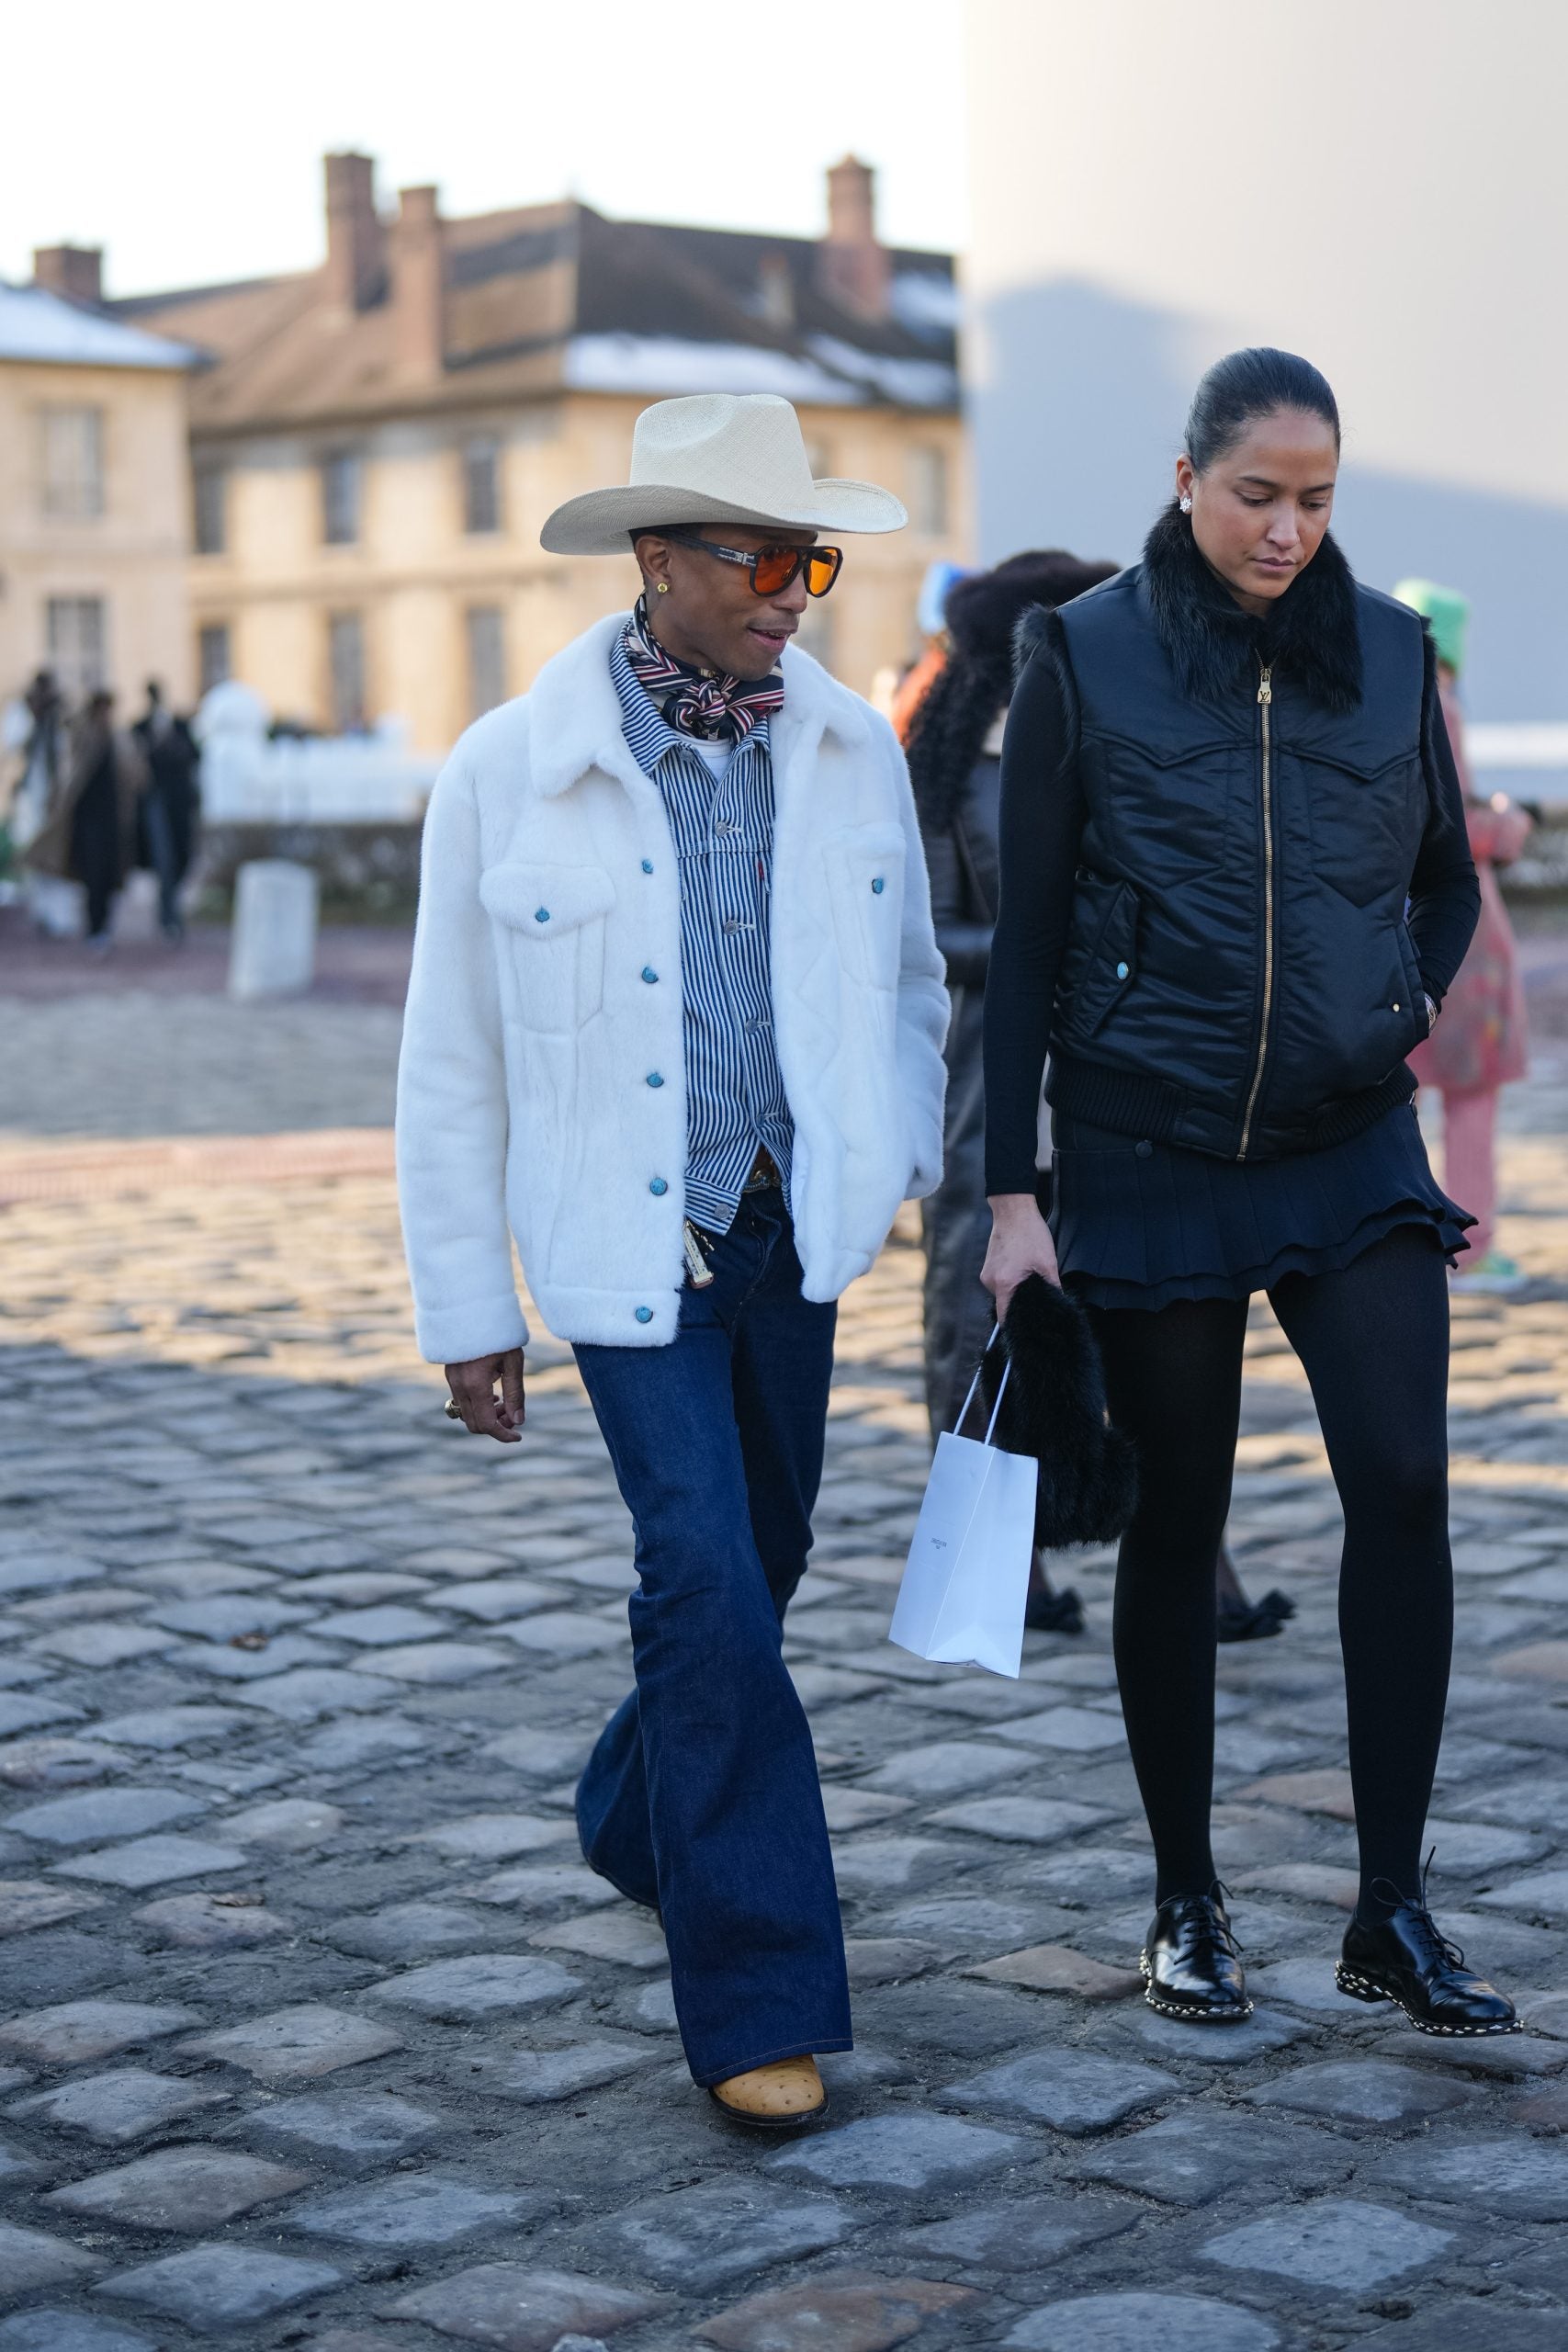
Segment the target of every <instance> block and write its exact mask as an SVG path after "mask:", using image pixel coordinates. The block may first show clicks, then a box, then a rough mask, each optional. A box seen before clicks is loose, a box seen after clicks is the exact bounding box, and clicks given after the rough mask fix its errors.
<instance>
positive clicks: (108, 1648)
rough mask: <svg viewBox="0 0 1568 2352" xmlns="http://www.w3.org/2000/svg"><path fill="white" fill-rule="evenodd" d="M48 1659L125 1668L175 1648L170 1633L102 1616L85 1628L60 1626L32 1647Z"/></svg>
mask: <svg viewBox="0 0 1568 2352" xmlns="http://www.w3.org/2000/svg"><path fill="white" fill-rule="evenodd" d="M30 1646H31V1648H32V1649H34V1650H35V1651H38V1652H39V1653H40V1654H41V1655H42V1656H43V1657H51V1658H61V1659H63V1660H64V1662H65V1663H66V1664H67V1665H68V1666H85V1667H88V1668H96V1667H103V1666H125V1665H127V1664H129V1662H130V1659H132V1658H133V1657H150V1656H151V1655H152V1652H153V1651H154V1650H166V1649H170V1648H172V1647H173V1646H174V1644H173V1638H172V1636H171V1635H169V1634H156V1633H154V1632H153V1631H152V1628H151V1626H148V1625H125V1624H121V1623H118V1620H117V1619H114V1618H111V1617H100V1618H97V1619H96V1620H95V1621H94V1622H93V1623H90V1624H86V1625H57V1626H55V1627H54V1628H53V1630H52V1631H51V1632H50V1633H47V1634H39V1636H38V1637H37V1639H36V1640H35V1641H34V1642H33V1643H32V1644H31V1645H30Z"/></svg>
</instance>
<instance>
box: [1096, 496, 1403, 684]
mask: <svg viewBox="0 0 1568 2352" xmlns="http://www.w3.org/2000/svg"><path fill="white" fill-rule="evenodd" d="M1142 570H1143V583H1142V584H1143V588H1144V592H1145V595H1146V597H1147V605H1148V611H1149V614H1150V616H1151V617H1152V619H1153V621H1154V625H1155V629H1156V633H1157V635H1158V637H1159V639H1160V642H1161V643H1162V644H1163V646H1164V647H1165V650H1166V651H1167V653H1168V655H1169V656H1170V660H1171V663H1172V666H1173V667H1174V669H1175V671H1176V674H1177V677H1178V678H1179V681H1180V684H1181V686H1182V690H1183V692H1184V693H1186V694H1189V695H1193V696H1194V697H1195V698H1197V699H1199V700H1201V701H1205V702H1224V701H1225V700H1226V699H1227V698H1228V697H1229V696H1230V695H1233V694H1234V693H1235V687H1236V684H1237V681H1238V678H1239V677H1241V676H1243V675H1247V676H1253V677H1255V676H1256V664H1257V663H1258V662H1259V661H1260V660H1261V661H1264V662H1278V663H1280V666H1281V667H1282V668H1283V669H1284V671H1285V673H1286V675H1287V676H1288V677H1289V678H1290V680H1291V681H1292V684H1295V685H1296V686H1298V687H1299V688H1300V689H1301V690H1302V692H1303V693H1304V694H1306V695H1310V696H1311V698H1312V699H1313V701H1314V702H1318V703H1322V704H1323V705H1324V706H1325V708H1327V709H1329V710H1332V711H1334V712H1336V713H1337V714H1338V715H1340V716H1341V717H1342V716H1343V715H1344V714H1345V713H1346V712H1348V711H1351V710H1354V709H1355V707H1356V706H1357V705H1358V704H1359V701H1360V699H1361V636H1360V628H1359V620H1358V616H1357V608H1356V582H1355V576H1354V574H1353V573H1352V571H1351V570H1350V567H1349V565H1348V563H1347V562H1346V560H1345V558H1344V556H1343V555H1342V554H1341V552H1340V550H1339V548H1338V546H1337V543H1336V541H1335V540H1334V538H1333V537H1332V536H1325V538H1324V541H1323V545H1322V546H1321V547H1320V548H1319V549H1318V551H1317V553H1316V555H1315V556H1314V559H1313V560H1312V562H1311V563H1310V564H1308V566H1307V568H1306V570H1305V571H1303V573H1301V575H1300V577H1299V578H1298V579H1296V580H1295V581H1293V582H1292V584H1291V586H1290V587H1289V588H1288V589H1287V590H1286V591H1285V594H1283V595H1282V596H1281V597H1280V600H1279V603H1278V604H1277V605H1276V606H1275V608H1274V610H1273V611H1272V612H1271V613H1270V615H1269V618H1268V619H1267V620H1255V619H1254V618H1253V616H1251V615H1250V614H1248V613H1244V612H1243V611H1242V609H1241V606H1240V605H1238V604H1237V603H1236V601H1235V598H1234V596H1232V595H1231V594H1230V593H1229V591H1228V590H1227V589H1226V588H1225V587H1224V585H1223V584H1222V583H1221V582H1219V581H1218V580H1216V579H1215V577H1214V575H1213V572H1212V571H1210V569H1209V567H1208V565H1207V564H1206V563H1205V562H1204V560H1203V558H1202V557H1201V554H1200V553H1199V551H1198V546H1197V542H1196V541H1195V539H1194V538H1193V537H1192V526H1191V524H1190V522H1189V521H1188V519H1187V517H1186V515H1183V514H1182V512H1181V510H1180V508H1179V506H1178V505H1177V504H1176V503H1175V502H1174V501H1172V503H1171V504H1170V505H1169V506H1168V507H1167V508H1166V510H1165V513H1164V514H1163V515H1161V516H1160V517H1159V519H1158V521H1157V522H1156V525H1155V526H1154V528H1153V530H1152V531H1151V532H1150V533H1149V536H1148V538H1147V540H1146V541H1145V547H1144V560H1143V566H1142Z"/></svg>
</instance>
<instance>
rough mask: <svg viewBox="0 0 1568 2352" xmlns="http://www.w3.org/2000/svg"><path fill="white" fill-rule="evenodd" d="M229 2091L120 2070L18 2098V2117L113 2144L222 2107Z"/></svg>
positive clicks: (177, 2077)
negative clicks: (43, 2121) (41, 2120)
mask: <svg viewBox="0 0 1568 2352" xmlns="http://www.w3.org/2000/svg"><path fill="white" fill-rule="evenodd" d="M228 2098H229V2094H228V2092H227V2091H216V2090H210V2089H208V2088H207V2087H205V2086H203V2085H202V2084H200V2083H196V2082H187V2081H186V2080H185V2079H184V2078H183V2077H182V2076H180V2075H154V2074H151V2073H149V2072H147V2071H146V2070H145V2069H144V2068H142V2067H140V2066H120V2067H116V2068H114V2069H112V2070H111V2071H110V2072H109V2073H108V2074H106V2075H83V2076H79V2077H78V2078H77V2079H76V2080H75V2081H74V2082H70V2083H65V2084H63V2085H62V2086H61V2088H60V2089H59V2090H53V2091H43V2092H40V2093H39V2095H38V2097H36V2098H24V2099H18V2100H17V2101H16V2102H15V2103H14V2104H13V2105H12V2106H11V2107H10V2108H9V2109H8V2110H7V2112H8V2113H9V2114H12V2115H41V2116H43V2117H44V2118H45V2119H46V2120H48V2121H49V2122H50V2123H52V2124H53V2125H54V2126H55V2127H56V2129H57V2130H62V2131H83V2132H85V2134H86V2135H87V2137H88V2139H90V2140H104V2141H108V2142H110V2143H114V2142H125V2141H128V2140H140V2139H141V2138H143V2137H144V2136H145V2134H146V2133H147V2132H149V2131H161V2130H162V2129H163V2127H164V2124H166V2123H172V2122H174V2121H175V2120H176V2119H177V2118H178V2117H180V2116H182V2115H193V2114H195V2112H196V2110H197V2109H198V2108H203V2107H222V2106H224V2105H225V2104H226V2103H227V2100H228Z"/></svg>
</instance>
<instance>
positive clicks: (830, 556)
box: [652, 530, 844, 596]
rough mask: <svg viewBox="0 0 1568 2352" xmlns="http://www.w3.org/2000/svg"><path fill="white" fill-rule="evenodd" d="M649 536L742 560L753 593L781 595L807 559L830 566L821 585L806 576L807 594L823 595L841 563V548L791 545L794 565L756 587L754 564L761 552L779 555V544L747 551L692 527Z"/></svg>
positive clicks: (722, 560)
mask: <svg viewBox="0 0 1568 2352" xmlns="http://www.w3.org/2000/svg"><path fill="white" fill-rule="evenodd" d="M652 536H655V537H659V538H661V539H669V540H670V541H671V544H672V545H673V546H675V547H678V548H699V549H700V550H701V551H702V553H703V554H704V555H711V556H716V557H717V559H718V560H719V562H720V563H739V564H743V565H744V566H745V568H746V570H747V571H749V572H750V575H751V594H752V595H753V596H782V595H783V594H784V590H785V589H786V588H793V587H794V585H795V582H796V581H797V580H798V579H799V577H800V575H801V572H802V571H804V570H805V568H806V566H807V563H822V562H829V563H831V565H832V567H833V571H832V576H831V578H830V579H829V580H828V582H826V584H825V585H824V586H823V587H820V588H813V586H812V585H811V582H810V581H809V580H807V583H806V593H807V595H808V596H826V595H827V594H828V593H829V590H830V589H831V588H832V586H833V582H834V581H836V580H837V579H838V577H839V574H840V571H842V569H843V563H844V550H843V548H819V547H809V548H790V549H789V550H788V552H789V553H790V554H791V555H793V556H794V558H795V568H794V570H793V571H791V572H790V574H789V576H788V578H787V579H785V580H781V581H780V582H779V583H778V586H777V587H776V588H759V587H758V585H757V566H758V564H759V563H760V562H761V560H762V558H763V557H764V556H767V555H783V554H784V552H785V550H784V548H759V549H758V550H757V552H756V554H755V555H748V553H747V552H746V549H745V548H727V547H725V546H723V545H722V544H721V542H720V541H719V540H717V539H705V538H700V537H698V535H697V534H696V532H695V531H677V530H670V531H660V532H658V533H656V534H653V535H652Z"/></svg>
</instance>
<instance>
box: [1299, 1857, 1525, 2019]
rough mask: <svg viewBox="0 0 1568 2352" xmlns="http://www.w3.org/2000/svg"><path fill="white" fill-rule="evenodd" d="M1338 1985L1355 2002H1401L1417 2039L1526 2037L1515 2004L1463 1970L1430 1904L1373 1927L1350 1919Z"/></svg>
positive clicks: (1405, 1906) (1404, 1907)
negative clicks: (1430, 2035) (1424, 2036)
mask: <svg viewBox="0 0 1568 2352" xmlns="http://www.w3.org/2000/svg"><path fill="white" fill-rule="evenodd" d="M1380 1883H1381V1882H1380ZM1391 1891H1392V1890H1391ZM1334 1981H1335V1983H1336V1984H1337V1985H1338V1987H1339V1990H1340V1991H1341V1992H1342V1993H1348V1995H1349V1996H1350V1998H1351V2000H1353V2001H1395V2002H1397V2003H1398V2005H1399V2007H1401V2008H1402V2009H1403V2010H1404V2014H1405V2016H1406V2017H1407V2018H1409V2020H1410V2022H1411V2024H1412V2025H1413V2026H1414V2027H1415V2029H1416V2032H1417V2033H1441V2034H1449V2035H1462V2036H1465V2037H1467V2038H1468V2037H1472V2036H1474V2035H1477V2034H1489V2033H1518V2032H1520V2031H1521V2030H1522V2028H1521V2027H1520V2024H1519V2020H1518V2018H1517V2015H1516V2014H1515V2010H1514V2005H1513V2003H1512V2001H1510V2000H1508V1999H1507V1998H1506V1996H1505V1995H1503V1994H1502V1993H1499V1992H1498V1990H1497V1988H1496V1986H1495V1985H1488V1984H1487V1982H1486V1980H1485V1978H1484V1977H1482V1976H1477V1975H1476V1973H1475V1972H1474V1970H1473V1969H1470V1968H1467V1967H1466V1966H1465V1964H1464V1954H1463V1952H1461V1950H1460V1948H1459V1946H1458V1945H1457V1944H1451V1943H1450V1941H1449V1939H1448V1938H1447V1937H1446V1936H1445V1935H1444V1934H1443V1933H1442V1932H1441V1930H1440V1929H1439V1928H1438V1924H1437V1922H1436V1920H1435V1919H1434V1918H1433V1917H1432V1915H1431V1913H1430V1912H1429V1911H1428V1910H1427V1905H1425V1903H1402V1904H1401V1905H1399V1907H1398V1909H1397V1910H1396V1911H1394V1912H1393V1913H1392V1914H1391V1915H1390V1917H1388V1918H1386V1919H1383V1920H1382V1921H1380V1922H1379V1924H1378V1925H1377V1926H1376V1927H1371V1928H1369V1927H1367V1926H1365V1925H1364V1924H1363V1923H1362V1921H1361V1920H1359V1919H1352V1920H1351V1922H1350V1924H1349V1926H1348V1928H1346V1930H1345V1943H1344V1947H1343V1950H1342V1951H1341V1954H1340V1959H1339V1965H1338V1967H1337V1969H1336V1971H1335V1975H1334Z"/></svg>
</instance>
